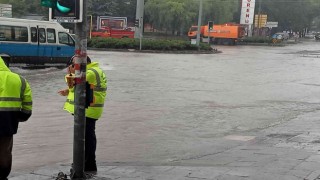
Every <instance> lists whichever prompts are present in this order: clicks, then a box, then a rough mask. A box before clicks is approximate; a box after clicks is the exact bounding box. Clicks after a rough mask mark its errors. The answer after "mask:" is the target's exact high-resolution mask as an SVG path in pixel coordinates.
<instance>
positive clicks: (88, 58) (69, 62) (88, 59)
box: [67, 55, 91, 66]
mask: <svg viewBox="0 0 320 180" xmlns="http://www.w3.org/2000/svg"><path fill="white" fill-rule="evenodd" d="M75 57H76V55H74V56H72V57H71V58H70V60H69V61H68V63H67V65H68V66H70V65H71V64H73V62H72V61H73V58H75ZM87 63H91V59H90V57H89V56H87Z"/></svg>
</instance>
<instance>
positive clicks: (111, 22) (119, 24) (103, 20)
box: [96, 16, 127, 30]
mask: <svg viewBox="0 0 320 180" xmlns="http://www.w3.org/2000/svg"><path fill="white" fill-rule="evenodd" d="M105 28H112V29H126V28H127V17H112V16H98V18H97V28H96V29H97V30H99V29H105Z"/></svg>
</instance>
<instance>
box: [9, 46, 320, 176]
mask: <svg viewBox="0 0 320 180" xmlns="http://www.w3.org/2000/svg"><path fill="white" fill-rule="evenodd" d="M215 48H218V50H220V51H222V52H223V53H220V54H149V53H132V52H131V53H130V52H102V51H89V55H90V56H91V58H92V59H93V60H94V61H98V62H99V63H100V65H101V67H102V69H104V70H105V72H106V74H107V76H108V97H107V100H106V103H105V107H104V113H103V116H102V118H101V119H100V120H99V121H98V122H97V130H96V131H97V138H98V147H97V161H98V163H99V162H100V163H101V162H110V163H115V162H123V163H128V164H129V163H133V164H144V163H152V164H155V165H156V164H161V163H170V162H175V161H178V160H179V159H183V158H184V157H187V156H188V157H190V156H196V155H201V154H202V153H205V152H206V151H207V150H208V149H214V148H216V147H215V146H214V145H213V143H212V142H213V141H214V140H216V139H219V138H221V137H223V136H226V135H231V134H239V133H241V132H250V131H256V130H259V129H264V128H267V127H272V126H274V125H277V124H279V123H282V122H286V121H289V120H291V119H294V118H296V117H297V116H299V115H302V114H304V113H309V112H313V111H318V110H319V109H320V104H319V102H320V93H319V91H320V71H319V69H320V58H319V57H320V51H319V49H320V43H319V42H318V43H317V42H315V41H309V42H303V43H300V44H296V45H288V46H286V47H264V46H261V47H260V46H216V47H215ZM318 54H319V55H318ZM318 56H319V57H318ZM13 70H14V71H15V72H18V73H20V74H22V75H23V76H24V77H25V78H26V79H27V80H28V81H29V82H30V84H31V87H32V90H33V96H34V110H33V115H32V117H31V118H30V119H29V121H27V122H25V123H20V127H19V130H18V134H17V135H15V136H14V150H13V154H14V160H13V171H14V170H26V169H33V168H36V167H40V166H44V165H50V164H55V163H71V162H72V148H73V116H71V115H69V114H68V113H67V112H65V111H63V109H62V107H63V104H64V101H65V97H61V96H59V95H58V94H57V91H58V90H60V89H63V88H65V87H66V85H65V82H64V80H63V79H64V75H65V72H66V70H65V69H56V68H47V69H41V70H23V69H17V68H13Z"/></svg>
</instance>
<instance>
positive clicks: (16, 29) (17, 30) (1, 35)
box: [0, 25, 28, 42]
mask: <svg viewBox="0 0 320 180" xmlns="http://www.w3.org/2000/svg"><path fill="white" fill-rule="evenodd" d="M0 40H1V41H18V42H28V29H27V28H26V27H20V26H7V25H0Z"/></svg>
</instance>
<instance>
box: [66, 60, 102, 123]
mask: <svg viewBox="0 0 320 180" xmlns="http://www.w3.org/2000/svg"><path fill="white" fill-rule="evenodd" d="M86 76H87V77H86V78H87V81H88V82H89V84H93V85H94V89H93V96H94V104H90V106H89V107H88V108H87V109H86V110H85V111H86V112H85V113H86V117H89V118H92V119H99V118H100V117H101V115H102V112H103V106H104V101H105V99H106V96H107V77H106V75H105V73H104V72H103V71H102V70H101V69H100V68H99V63H97V62H92V63H90V64H87V73H86ZM64 110H66V111H68V112H69V113H71V114H74V88H70V89H69V94H68V97H67V101H66V103H65V104H64Z"/></svg>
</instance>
